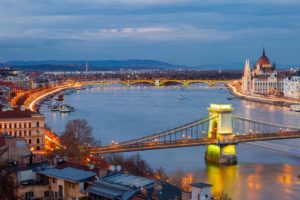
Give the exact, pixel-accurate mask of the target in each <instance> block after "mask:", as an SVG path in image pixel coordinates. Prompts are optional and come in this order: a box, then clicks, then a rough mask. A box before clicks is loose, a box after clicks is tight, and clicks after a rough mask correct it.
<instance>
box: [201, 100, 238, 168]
mask: <svg viewBox="0 0 300 200" xmlns="http://www.w3.org/2000/svg"><path fill="white" fill-rule="evenodd" d="M208 110H209V117H210V119H211V120H210V122H209V130H208V138H211V139H215V140H216V144H210V145H208V146H207V149H206V152H205V160H206V161H208V162H213V163H218V164H236V163H237V157H236V152H235V144H229V143H226V141H230V140H232V139H233V137H234V134H233V128H232V111H233V108H232V106H231V105H230V104H211V105H210V107H209V108H208ZM218 141H225V142H221V143H217V142H218Z"/></svg>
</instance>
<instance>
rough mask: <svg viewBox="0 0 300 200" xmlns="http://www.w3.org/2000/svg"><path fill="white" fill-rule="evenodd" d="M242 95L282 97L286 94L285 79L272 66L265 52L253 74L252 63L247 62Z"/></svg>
mask: <svg viewBox="0 0 300 200" xmlns="http://www.w3.org/2000/svg"><path fill="white" fill-rule="evenodd" d="M241 91H242V93H244V94H260V95H278V96H279V95H282V94H283V92H284V78H283V77H282V76H281V75H280V74H279V73H278V71H277V69H276V68H275V66H274V65H271V62H270V60H269V58H268V57H267V56H266V53H265V50H264V49H263V53H262V55H261V57H260V58H259V60H258V61H257V63H256V65H255V66H254V69H253V70H252V72H251V69H250V62H249V60H246V64H245V69H244V75H243V77H242V88H241Z"/></svg>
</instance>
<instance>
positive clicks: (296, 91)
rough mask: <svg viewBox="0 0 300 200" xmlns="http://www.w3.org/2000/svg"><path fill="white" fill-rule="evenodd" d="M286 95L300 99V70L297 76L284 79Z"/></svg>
mask: <svg viewBox="0 0 300 200" xmlns="http://www.w3.org/2000/svg"><path fill="white" fill-rule="evenodd" d="M284 97H287V98H291V99H300V70H299V71H297V72H296V74H295V76H293V77H287V78H285V79H284Z"/></svg>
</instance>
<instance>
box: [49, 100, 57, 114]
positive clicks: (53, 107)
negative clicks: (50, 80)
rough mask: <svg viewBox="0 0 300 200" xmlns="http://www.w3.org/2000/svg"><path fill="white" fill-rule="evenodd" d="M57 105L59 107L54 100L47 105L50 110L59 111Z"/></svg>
mask: <svg viewBox="0 0 300 200" xmlns="http://www.w3.org/2000/svg"><path fill="white" fill-rule="evenodd" d="M58 107H59V103H58V102H56V101H52V102H51V103H50V105H49V108H50V110H51V111H53V112H55V111H59V109H58Z"/></svg>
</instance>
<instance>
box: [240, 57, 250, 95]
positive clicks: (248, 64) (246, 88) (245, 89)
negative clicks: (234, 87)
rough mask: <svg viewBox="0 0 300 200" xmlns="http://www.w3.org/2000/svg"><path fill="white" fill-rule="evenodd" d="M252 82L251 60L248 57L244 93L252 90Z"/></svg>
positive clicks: (243, 80)
mask: <svg viewBox="0 0 300 200" xmlns="http://www.w3.org/2000/svg"><path fill="white" fill-rule="evenodd" d="M251 87H252V84H251V69H250V61H249V59H246V63H245V69H244V75H243V78H242V93H244V94H250V93H251V92H252V91H251V90H252V88H251Z"/></svg>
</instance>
